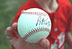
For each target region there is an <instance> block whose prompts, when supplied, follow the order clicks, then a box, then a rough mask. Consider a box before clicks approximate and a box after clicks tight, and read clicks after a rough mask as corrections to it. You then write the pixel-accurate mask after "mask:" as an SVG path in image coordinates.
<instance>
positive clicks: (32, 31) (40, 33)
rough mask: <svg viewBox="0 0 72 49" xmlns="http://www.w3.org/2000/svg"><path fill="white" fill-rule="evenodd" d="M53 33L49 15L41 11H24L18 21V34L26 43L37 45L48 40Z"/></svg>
mask: <svg viewBox="0 0 72 49" xmlns="http://www.w3.org/2000/svg"><path fill="white" fill-rule="evenodd" d="M50 31H51V20H50V17H49V15H48V14H47V13H46V12H45V11H43V10H41V9H39V8H31V9H27V10H23V11H22V13H21V15H20V17H19V19H18V33H19V35H20V36H21V38H23V39H24V40H25V41H26V42H29V43H37V42H39V41H40V40H41V39H42V38H46V37H47V36H48V35H49V34H50Z"/></svg>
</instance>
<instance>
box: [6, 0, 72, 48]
mask: <svg viewBox="0 0 72 49" xmlns="http://www.w3.org/2000/svg"><path fill="white" fill-rule="evenodd" d="M35 1H36V2H37V3H38V4H39V5H40V6H41V7H42V8H43V9H45V10H46V11H48V12H49V13H52V12H55V11H56V9H57V8H58V3H57V1H56V0H35ZM55 5H56V6H55ZM12 30H14V32H15V33H17V32H18V31H17V23H14V24H12V26H11V27H7V29H6V36H7V39H8V40H9V41H10V43H11V44H12V45H13V46H14V47H15V49H48V48H49V41H48V40H47V39H42V40H40V42H38V43H28V42H26V41H24V40H23V39H22V38H20V36H19V35H18V34H17V36H18V38H17V39H16V38H15V37H13V35H12ZM67 40H68V41H67ZM66 42H67V43H68V42H70V43H72V35H71V33H70V32H68V33H67V34H66ZM70 43H68V44H69V45H70V46H71V47H72V44H70Z"/></svg>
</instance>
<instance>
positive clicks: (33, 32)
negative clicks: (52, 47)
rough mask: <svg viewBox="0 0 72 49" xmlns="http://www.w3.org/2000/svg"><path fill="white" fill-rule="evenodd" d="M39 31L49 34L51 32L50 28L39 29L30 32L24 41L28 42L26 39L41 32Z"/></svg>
mask: <svg viewBox="0 0 72 49" xmlns="http://www.w3.org/2000/svg"><path fill="white" fill-rule="evenodd" d="M39 31H48V32H50V30H49V29H48V28H39V29H38V28H37V29H35V30H33V31H31V32H29V33H28V34H27V35H25V36H24V37H23V39H24V40H26V39H27V38H28V37H30V36H31V35H32V34H35V33H36V32H39Z"/></svg>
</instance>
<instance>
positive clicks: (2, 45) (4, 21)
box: [0, 0, 72, 49]
mask: <svg viewBox="0 0 72 49" xmlns="http://www.w3.org/2000/svg"><path fill="white" fill-rule="evenodd" d="M70 1H71V2H72V0H70ZM25 2H26V0H0V49H11V44H10V43H9V41H8V40H7V39H6V36H5V29H6V27H8V26H11V23H12V20H13V18H14V16H15V15H16V13H17V11H18V9H19V7H20V6H21V5H22V4H23V3H25ZM65 45H66V47H67V49H70V48H68V46H67V44H65Z"/></svg>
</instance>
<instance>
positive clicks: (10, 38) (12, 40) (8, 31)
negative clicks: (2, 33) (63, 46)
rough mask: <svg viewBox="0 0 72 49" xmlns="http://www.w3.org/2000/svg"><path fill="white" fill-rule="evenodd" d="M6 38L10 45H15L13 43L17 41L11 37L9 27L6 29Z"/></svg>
mask: <svg viewBox="0 0 72 49" xmlns="http://www.w3.org/2000/svg"><path fill="white" fill-rule="evenodd" d="M6 37H7V39H8V40H9V41H10V42H11V44H12V45H15V42H16V41H17V39H16V38H14V37H13V35H12V28H11V27H8V28H7V29H6Z"/></svg>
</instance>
